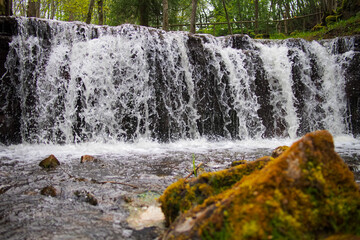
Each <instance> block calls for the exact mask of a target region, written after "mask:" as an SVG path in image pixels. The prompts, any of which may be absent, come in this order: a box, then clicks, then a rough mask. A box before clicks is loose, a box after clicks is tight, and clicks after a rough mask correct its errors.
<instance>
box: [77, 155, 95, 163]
mask: <svg viewBox="0 0 360 240" xmlns="http://www.w3.org/2000/svg"><path fill="white" fill-rule="evenodd" d="M97 161H98V160H97V159H96V158H95V157H93V156H91V155H83V156H81V159H80V163H84V162H97Z"/></svg>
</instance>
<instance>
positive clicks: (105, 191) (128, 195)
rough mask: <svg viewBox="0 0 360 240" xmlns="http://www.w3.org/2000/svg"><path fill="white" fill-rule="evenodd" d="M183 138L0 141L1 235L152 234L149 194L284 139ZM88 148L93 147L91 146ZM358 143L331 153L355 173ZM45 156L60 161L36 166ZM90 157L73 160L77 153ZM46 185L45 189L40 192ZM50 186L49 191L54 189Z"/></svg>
mask: <svg viewBox="0 0 360 240" xmlns="http://www.w3.org/2000/svg"><path fill="white" fill-rule="evenodd" d="M269 143H270V141H269V142H264V143H260V142H258V144H257V145H258V147H257V148H252V147H249V146H251V145H252V144H255V143H246V144H245V143H243V145H242V144H241V143H235V142H233V143H226V144H225V143H222V144H221V143H217V144H214V145H211V144H209V143H204V142H202V143H190V144H188V145H186V146H184V145H181V146H180V145H179V144H178V145H177V146H171V145H166V146H165V145H151V146H145V145H146V144H140V145H143V146H142V147H139V148H136V149H135V148H134V145H131V146H130V145H126V146H116V147H115V146H111V147H109V145H106V146H105V145H101V144H94V145H87V146H86V147H84V146H81V145H79V146H50V145H48V146H47V145H42V146H40V145H16V146H0V226H1V227H0V236H1V238H2V239H142V240H143V239H156V238H157V237H158V236H159V234H160V233H161V232H163V230H164V220H163V219H164V218H163V216H162V213H161V212H160V211H159V203H158V202H157V198H158V197H159V196H160V195H161V194H162V193H163V191H164V190H165V189H166V187H167V186H169V185H170V184H171V183H173V182H175V181H176V180H178V179H179V178H183V177H185V176H187V175H188V174H189V173H190V172H191V171H192V169H193V163H192V155H193V154H194V155H195V162H196V164H199V163H201V162H202V163H203V164H204V165H203V166H204V171H207V172H212V171H217V170H221V169H225V168H227V167H229V166H230V164H231V162H233V161H235V160H242V159H247V160H255V159H257V158H259V157H261V156H264V155H269V154H271V151H272V150H273V149H274V148H275V147H276V146H279V145H283V144H284V143H285V144H290V143H291V142H290V141H285V142H278V141H273V143H272V144H269ZM95 146H96V147H95ZM358 146H359V144H357V143H356V141H355V143H352V144H348V143H345V144H338V145H337V151H338V152H339V153H340V154H341V155H342V157H343V159H344V160H345V161H347V162H349V163H350V164H351V165H352V170H353V171H354V172H355V173H356V179H357V180H360V176H359V149H358ZM50 154H54V156H55V157H56V158H57V159H58V160H59V162H60V165H59V166H58V167H55V168H52V169H43V168H42V167H40V166H39V163H40V161H41V160H43V159H44V158H46V157H48V156H49V155H50ZM86 154H89V155H92V156H94V157H95V158H96V159H97V161H93V162H92V161H89V162H84V163H81V156H83V155H86ZM49 186H51V187H52V188H53V189H52V190H48V192H47V191H45V190H44V188H46V187H49ZM54 192H55V193H54Z"/></svg>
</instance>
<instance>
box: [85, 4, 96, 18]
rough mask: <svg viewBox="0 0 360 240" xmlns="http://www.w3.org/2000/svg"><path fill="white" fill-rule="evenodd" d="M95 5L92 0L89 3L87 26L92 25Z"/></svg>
mask: <svg viewBox="0 0 360 240" xmlns="http://www.w3.org/2000/svg"><path fill="white" fill-rule="evenodd" d="M94 3H95V0H90V2H89V10H88V13H87V16H86V23H87V24H90V23H91V16H92V12H93V9H94Z"/></svg>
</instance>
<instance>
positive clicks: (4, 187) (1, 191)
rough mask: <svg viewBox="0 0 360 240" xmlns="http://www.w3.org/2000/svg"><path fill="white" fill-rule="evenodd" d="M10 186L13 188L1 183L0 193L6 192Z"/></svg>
mask: <svg viewBox="0 0 360 240" xmlns="http://www.w3.org/2000/svg"><path fill="white" fill-rule="evenodd" d="M10 188H11V185H0V194H3V193H5V192H6V191H7V190H9V189H10Z"/></svg>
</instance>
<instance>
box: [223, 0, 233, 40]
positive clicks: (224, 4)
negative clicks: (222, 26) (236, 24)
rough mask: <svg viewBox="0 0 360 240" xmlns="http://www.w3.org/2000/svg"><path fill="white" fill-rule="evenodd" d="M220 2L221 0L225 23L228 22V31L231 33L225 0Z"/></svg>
mask: <svg viewBox="0 0 360 240" xmlns="http://www.w3.org/2000/svg"><path fill="white" fill-rule="evenodd" d="M222 2H223V6H224V11H225V16H226V21H227V24H228V29H229V33H230V34H231V35H232V29H231V24H230V20H229V14H228V11H227V9H226V3H225V0H222Z"/></svg>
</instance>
